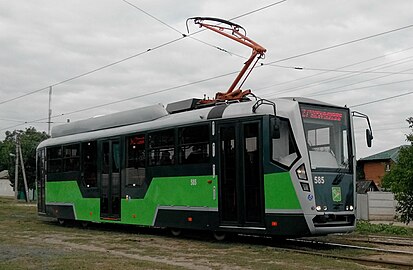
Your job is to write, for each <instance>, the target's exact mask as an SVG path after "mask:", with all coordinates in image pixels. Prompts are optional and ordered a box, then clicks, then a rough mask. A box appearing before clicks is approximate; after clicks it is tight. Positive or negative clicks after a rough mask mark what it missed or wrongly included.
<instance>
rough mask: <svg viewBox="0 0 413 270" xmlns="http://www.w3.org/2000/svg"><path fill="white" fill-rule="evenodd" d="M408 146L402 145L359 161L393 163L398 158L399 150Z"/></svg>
mask: <svg viewBox="0 0 413 270" xmlns="http://www.w3.org/2000/svg"><path fill="white" fill-rule="evenodd" d="M406 146H408V145H402V146H398V147H395V148H392V149H389V150H386V151H383V152H380V153H377V154H374V155H371V156H368V157H365V158H361V159H360V161H374V160H393V161H394V162H397V159H398V157H399V152H400V149H401V148H403V147H406Z"/></svg>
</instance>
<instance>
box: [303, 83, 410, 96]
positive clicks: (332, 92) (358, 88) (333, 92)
mask: <svg viewBox="0 0 413 270" xmlns="http://www.w3.org/2000/svg"><path fill="white" fill-rule="evenodd" d="M411 81H413V79H410V80H402V81H394V82H389V83H381V84H374V85H369V86H363V87H357V88H350V89H344V90H338V91H329V92H325V93H324V92H319V93H313V94H311V93H310V94H309V96H310V97H313V96H324V95H331V94H336V93H342V92H347V91H357V90H362V89H367V88H373V87H379V86H386V85H392V84H396V83H405V82H411Z"/></svg>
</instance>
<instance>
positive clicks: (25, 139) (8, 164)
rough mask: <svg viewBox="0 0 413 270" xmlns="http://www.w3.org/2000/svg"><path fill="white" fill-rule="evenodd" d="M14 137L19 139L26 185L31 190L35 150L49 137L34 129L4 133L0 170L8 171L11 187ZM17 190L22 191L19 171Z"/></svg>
mask: <svg viewBox="0 0 413 270" xmlns="http://www.w3.org/2000/svg"><path fill="white" fill-rule="evenodd" d="M16 135H17V136H18V138H19V141H20V145H21V149H22V154H23V160H24V167H25V170H26V177H27V185H28V187H29V188H31V189H33V188H35V180H36V148H37V146H38V145H39V143H40V142H42V141H43V140H45V139H47V138H48V137H49V136H48V135H47V134H46V133H45V132H40V131H37V130H36V129H35V128H34V127H30V128H26V130H15V131H13V132H10V131H6V138H5V139H4V140H3V141H2V142H0V169H1V170H8V171H9V177H10V181H11V184H12V186H14V176H15V157H13V156H12V155H10V154H16ZM20 165H21V164H20ZM20 179H21V180H20ZM18 190H24V183H23V176H22V173H21V170H19V187H18Z"/></svg>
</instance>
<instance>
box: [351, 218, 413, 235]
mask: <svg viewBox="0 0 413 270" xmlns="http://www.w3.org/2000/svg"><path fill="white" fill-rule="evenodd" d="M356 232H357V233H360V234H388V235H389V234H391V235H402V236H413V228H408V227H402V226H395V225H390V224H372V223H370V222H368V221H358V222H357V228H356Z"/></svg>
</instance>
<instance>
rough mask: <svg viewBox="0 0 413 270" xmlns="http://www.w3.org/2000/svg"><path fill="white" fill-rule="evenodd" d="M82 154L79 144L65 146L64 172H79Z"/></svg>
mask: <svg viewBox="0 0 413 270" xmlns="http://www.w3.org/2000/svg"><path fill="white" fill-rule="evenodd" d="M79 169H80V153H79V144H73V145H66V146H63V171H65V172H71V171H79Z"/></svg>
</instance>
